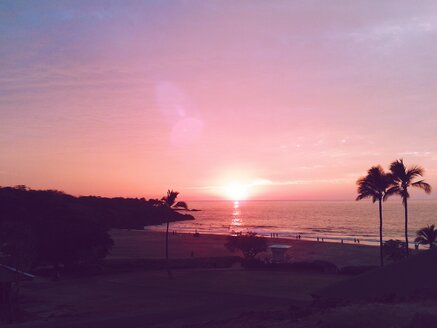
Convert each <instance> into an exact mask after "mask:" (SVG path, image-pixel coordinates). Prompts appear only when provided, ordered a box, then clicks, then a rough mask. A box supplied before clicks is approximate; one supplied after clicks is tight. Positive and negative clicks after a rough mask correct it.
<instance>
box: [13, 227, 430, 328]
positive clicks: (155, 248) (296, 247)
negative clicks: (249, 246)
mask: <svg viewBox="0 0 437 328" xmlns="http://www.w3.org/2000/svg"><path fill="white" fill-rule="evenodd" d="M111 236H112V238H113V239H114V241H115V245H114V247H113V250H112V252H111V254H110V255H109V256H108V258H107V259H106V260H105V262H108V263H110V262H117V261H118V260H123V261H126V263H128V262H129V260H130V261H131V262H135V260H139V259H162V258H163V257H164V254H165V253H164V252H165V249H164V238H165V235H164V234H163V233H159V232H151V231H142V230H112V231H111ZM226 238H227V236H224V235H207V234H201V235H200V236H199V237H194V236H193V234H176V235H173V234H170V240H169V241H170V258H171V259H187V258H191V257H192V255H194V258H204V257H222V256H231V255H239V254H238V253H236V254H234V253H231V252H229V251H228V250H227V249H226V248H225V247H224V246H223V245H224V243H225V242H226ZM268 243H269V244H270V245H271V244H286V245H289V246H291V248H290V249H289V256H290V260H291V261H314V260H324V261H330V262H332V263H334V264H336V265H337V266H339V267H342V266H348V265H375V264H377V263H378V248H377V247H374V246H366V245H357V244H340V243H327V242H313V241H306V240H290V239H280V238H272V239H269V240H268ZM267 254H268V253H267ZM261 255H262V254H261ZM264 255H266V254H264ZM347 279H349V276H346V275H342V274H335V273H321V272H311V271H309V272H306V271H289V270H253V269H249V270H248V269H244V268H242V267H240V266H232V267H227V268H201V267H199V268H186V269H174V270H172V278H171V279H169V277H168V275H167V272H166V270H164V269H163V268H160V269H151V268H147V267H144V266H143V267H135V266H134V267H132V266H128V267H126V268H122V270H118V271H114V270H108V271H106V270H104V271H102V272H99V273H93V274H79V275H74V274H73V275H71V274H67V275H64V276H62V277H61V279H60V280H59V281H55V282H54V281H51V279H50V278H49V277H41V276H38V277H37V278H36V279H35V280H34V281H32V282H25V283H23V284H22V285H21V292H20V293H21V299H22V301H21V304H22V309H23V310H25V311H26V313H27V316H28V322H27V323H24V324H18V325H13V326H11V327H14V326H15V327H45V328H49V327H59V326H60V325H62V327H71V328H73V327H75V328H79V327H91V326H92V327H96V328H99V327H105V328H108V327H122V326H124V327H130V328H133V327H161V328H165V327H181V328H188V327H190V328H200V327H230V328H236V327H254V326H257V327H278V328H283V327H284V328H285V327H289V326H290V324H291V323H293V324H295V327H301V328H307V327H316V326H317V327H319V323H320V322H322V323H323V322H324V323H326V324H327V325H328V326H329V324H331V326H332V325H333V324H335V325H336V324H337V323H338V322H348V323H351V324H352V323H353V326H354V327H369V326H372V327H385V326H386V324H388V325H390V324H398V323H401V322H409V321H410V320H412V317H413V315H414V313H415V312H417V311H418V309H422V310H423V309H427V307H426V306H423V305H422V304H416V303H409V304H405V305H404V304H399V305H391V306H390V307H388V305H382V304H380V305H378V304H369V305H366V304H365V305H351V306H346V307H340V308H338V309H330V310H328V311H323V312H320V311H319V310H317V309H314V308H312V307H311V304H312V302H313V301H314V298H313V296H312V295H313V293H314V292H316V291H317V290H320V289H321V288H324V287H327V286H330V285H333V284H336V283H340V282H342V281H346V280H347ZM429 308H430V310H429V311H430V312H431V313H432V311H434V310H435V304H430V305H429ZM308 309H310V310H308ZM308 311H310V312H308ZM386 311H390V313H391V314H390V316H387V319H384V321H383V323H384V324H383V325H380V323H381V322H382V321H381V320H382V319H381V318H385V316H381V313H386ZM353 313H361V314H362V315H363V316H364V317H365V318H366V320H364V321H363V320H362V319H360V320H358V319H357V318H356V316H354V315H353ZM296 316H297V317H298V318H299V319H296ZM300 316H302V318H300ZM296 320H297V321H296ZM328 326H326V327H328ZM331 326H329V327H331ZM332 327H333V326H332ZM348 327H349V326H348ZM402 327H403V326H402Z"/></svg>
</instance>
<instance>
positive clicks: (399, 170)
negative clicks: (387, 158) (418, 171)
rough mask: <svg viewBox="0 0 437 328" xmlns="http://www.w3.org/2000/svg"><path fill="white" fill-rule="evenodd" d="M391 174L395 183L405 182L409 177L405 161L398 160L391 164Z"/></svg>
mask: <svg viewBox="0 0 437 328" xmlns="http://www.w3.org/2000/svg"><path fill="white" fill-rule="evenodd" d="M390 172H391V174H392V176H393V179H394V181H396V182H400V181H405V178H406V176H407V168H406V167H405V164H404V161H403V160H402V159H398V160H396V161H394V162H392V163H391V164H390Z"/></svg>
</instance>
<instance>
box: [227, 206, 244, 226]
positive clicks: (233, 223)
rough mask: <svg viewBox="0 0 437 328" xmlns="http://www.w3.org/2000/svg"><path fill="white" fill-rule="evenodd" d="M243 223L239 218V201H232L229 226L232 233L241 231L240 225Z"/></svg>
mask: <svg viewBox="0 0 437 328" xmlns="http://www.w3.org/2000/svg"><path fill="white" fill-rule="evenodd" d="M242 225H243V221H242V218H241V211H240V202H239V201H234V206H233V208H232V219H231V225H230V227H229V230H230V231H231V233H232V234H234V233H238V232H240V231H241V229H240V228H241V226H242Z"/></svg>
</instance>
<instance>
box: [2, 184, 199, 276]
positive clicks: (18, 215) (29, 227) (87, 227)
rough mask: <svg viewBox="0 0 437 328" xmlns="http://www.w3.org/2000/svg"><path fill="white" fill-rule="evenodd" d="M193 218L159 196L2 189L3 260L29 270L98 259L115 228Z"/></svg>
mask: <svg viewBox="0 0 437 328" xmlns="http://www.w3.org/2000/svg"><path fill="white" fill-rule="evenodd" d="M187 219H193V217H192V216H191V215H183V214H180V213H178V212H176V211H175V210H173V209H171V208H168V207H166V206H165V205H164V204H163V203H162V202H161V201H159V200H145V199H144V198H142V199H135V198H104V197H94V196H87V197H73V196H71V195H68V194H65V193H63V192H60V191H56V190H31V189H29V188H27V187H25V186H17V187H4V188H0V247H1V249H0V250H1V252H2V254H3V256H4V257H6V258H3V262H5V261H6V263H7V264H9V265H12V266H14V267H17V268H20V269H23V270H28V269H30V268H33V267H36V266H41V265H54V266H55V267H58V266H59V265H64V266H73V265H76V264H81V263H95V262H96V261H98V260H100V259H103V258H104V257H105V256H106V255H107V254H108V252H109V251H110V249H111V247H112V245H113V241H112V239H111V237H110V235H109V233H108V231H109V229H111V228H125V229H142V228H143V227H144V226H145V225H152V224H160V223H163V222H166V221H167V220H171V221H177V220H187Z"/></svg>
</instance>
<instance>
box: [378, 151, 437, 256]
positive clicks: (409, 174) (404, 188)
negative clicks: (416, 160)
mask: <svg viewBox="0 0 437 328" xmlns="http://www.w3.org/2000/svg"><path fill="white" fill-rule="evenodd" d="M390 171H391V175H392V179H393V184H394V186H393V187H391V188H390V189H389V190H388V191H387V194H386V196H385V198H388V197H390V196H391V195H400V196H401V198H402V204H403V205H404V216H405V244H406V247H405V251H406V253H407V255H408V254H409V247H408V198H410V194H409V192H408V188H409V187H415V188H420V189H422V190H424V191H425V192H426V193H427V194H429V193H430V192H431V186H430V185H429V184H428V183H426V182H425V181H424V180H419V181H414V180H415V179H416V178H420V177H422V176H423V173H424V170H423V168H421V167H420V166H416V165H415V166H412V167H410V168H408V169H407V167H406V166H405V164H404V162H403V160H402V159H399V160H397V161H394V162H393V163H391V164H390Z"/></svg>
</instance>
